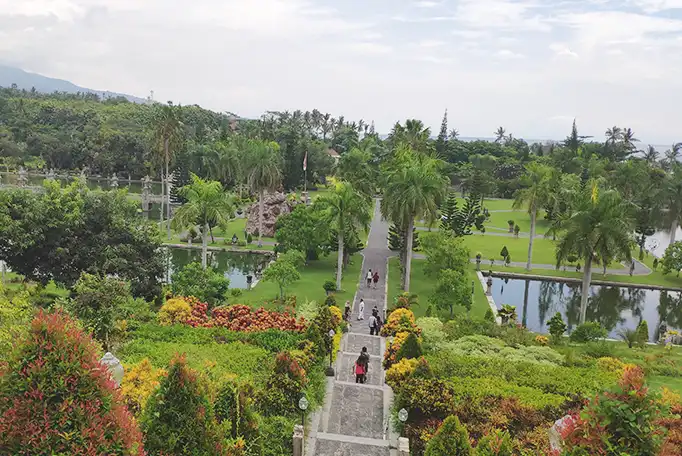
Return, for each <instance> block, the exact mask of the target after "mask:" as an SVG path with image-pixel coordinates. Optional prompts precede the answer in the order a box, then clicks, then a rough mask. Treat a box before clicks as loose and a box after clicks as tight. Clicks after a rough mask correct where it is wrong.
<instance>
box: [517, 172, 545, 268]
mask: <svg viewBox="0 0 682 456" xmlns="http://www.w3.org/2000/svg"><path fill="white" fill-rule="evenodd" d="M551 173H552V170H551V168H549V167H548V166H546V165H541V164H540V163H537V162H532V163H530V164H528V165H526V174H524V175H523V176H522V177H521V185H523V186H524V187H525V188H522V189H521V190H518V191H517V192H516V197H515V199H514V204H513V205H512V207H513V208H514V209H519V208H520V207H522V206H524V205H527V206H528V213H529V214H530V238H529V239H528V263H526V270H528V271H530V270H531V269H532V260H533V238H534V237H535V220H536V217H537V213H538V207H541V206H542V204H543V203H544V202H545V200H546V198H547V194H548V193H549V188H548V182H549V178H550V176H551Z"/></svg>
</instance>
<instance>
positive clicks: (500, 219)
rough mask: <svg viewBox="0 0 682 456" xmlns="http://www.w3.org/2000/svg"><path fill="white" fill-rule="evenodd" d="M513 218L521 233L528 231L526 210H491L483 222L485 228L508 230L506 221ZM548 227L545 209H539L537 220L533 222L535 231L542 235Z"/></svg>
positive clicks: (528, 220)
mask: <svg viewBox="0 0 682 456" xmlns="http://www.w3.org/2000/svg"><path fill="white" fill-rule="evenodd" d="M509 220H514V224H516V225H519V228H521V233H524V234H526V235H527V234H528V233H530V215H528V211H525V210H520V211H514V212H491V213H490V218H489V219H488V220H487V221H486V222H485V226H486V228H487V229H489V227H495V228H501V229H504V230H508V228H509V224H508V223H507V221H509ZM548 229H549V222H548V221H547V220H545V211H539V212H538V215H537V220H536V222H535V233H536V234H540V235H544V234H545V233H546V232H547V230H548Z"/></svg>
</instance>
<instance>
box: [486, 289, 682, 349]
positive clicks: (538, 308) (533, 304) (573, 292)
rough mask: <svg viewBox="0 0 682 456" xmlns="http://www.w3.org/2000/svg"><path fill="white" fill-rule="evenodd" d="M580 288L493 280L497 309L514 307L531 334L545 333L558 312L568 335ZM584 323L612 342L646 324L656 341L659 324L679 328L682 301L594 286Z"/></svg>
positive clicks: (665, 295) (574, 320)
mask: <svg viewBox="0 0 682 456" xmlns="http://www.w3.org/2000/svg"><path fill="white" fill-rule="evenodd" d="M580 288H581V287H580V284H568V283H561V282H550V281H539V280H520V279H511V280H503V279H500V278H494V279H493V289H492V291H493V298H494V299H495V303H496V304H497V306H498V307H500V306H501V305H502V304H511V305H514V306H516V307H517V309H519V310H520V311H519V312H517V313H518V315H519V320H520V322H521V323H522V324H524V325H525V326H527V327H528V328H530V329H531V330H533V331H537V332H547V321H548V320H549V319H550V318H551V317H552V316H553V315H554V314H555V313H556V312H560V313H561V314H562V316H563V318H564V321H566V324H567V325H568V332H569V333H570V332H571V331H572V330H573V329H574V328H575V327H576V326H577V325H578V322H579V318H580V291H581V290H580ZM587 320H588V321H598V322H599V323H600V324H601V325H602V326H604V328H606V329H607V330H608V332H609V335H610V336H611V337H614V338H616V337H617V333H618V330H620V329H621V328H624V327H627V328H633V329H634V328H636V327H637V325H638V324H639V323H640V322H641V321H642V320H647V322H648V323H649V338H650V340H652V341H655V340H656V338H657V335H658V328H659V327H660V325H661V323H662V322H665V323H666V324H667V326H668V327H669V328H680V327H682V297H681V296H680V293H679V292H670V291H668V292H665V291H663V292H660V291H655V290H643V289H637V288H626V287H607V286H593V287H591V289H590V299H589V301H588V305H587Z"/></svg>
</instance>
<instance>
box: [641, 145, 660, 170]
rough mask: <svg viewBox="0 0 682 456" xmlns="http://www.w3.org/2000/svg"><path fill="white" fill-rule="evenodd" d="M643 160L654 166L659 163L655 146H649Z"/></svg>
mask: <svg viewBox="0 0 682 456" xmlns="http://www.w3.org/2000/svg"><path fill="white" fill-rule="evenodd" d="M643 158H644V160H645V161H646V162H647V163H648V164H650V165H653V164H654V163H656V162H657V161H658V151H657V150H656V148H655V147H654V146H652V145H651V144H649V145H648V146H647V148H646V150H645V151H644V156H643Z"/></svg>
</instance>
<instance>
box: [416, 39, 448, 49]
mask: <svg viewBox="0 0 682 456" xmlns="http://www.w3.org/2000/svg"><path fill="white" fill-rule="evenodd" d="M444 44H445V42H444V41H440V40H421V41H418V42H417V46H418V47H422V48H435V47H440V46H443V45H444Z"/></svg>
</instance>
